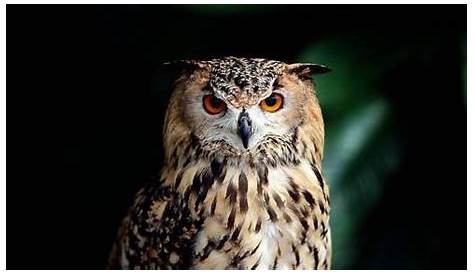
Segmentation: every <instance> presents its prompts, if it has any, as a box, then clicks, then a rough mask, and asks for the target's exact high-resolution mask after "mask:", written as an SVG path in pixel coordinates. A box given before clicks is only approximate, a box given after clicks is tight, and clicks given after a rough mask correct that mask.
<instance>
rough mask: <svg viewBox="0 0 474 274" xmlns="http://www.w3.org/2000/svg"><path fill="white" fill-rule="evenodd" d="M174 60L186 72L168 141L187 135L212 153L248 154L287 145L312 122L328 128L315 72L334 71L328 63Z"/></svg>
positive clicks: (169, 114)
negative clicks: (325, 123)
mask: <svg viewBox="0 0 474 274" xmlns="http://www.w3.org/2000/svg"><path fill="white" fill-rule="evenodd" d="M168 65H169V66H172V67H176V68H179V69H180V70H181V72H182V75H181V77H180V78H179V79H178V80H177V82H176V87H175V90H174V91H173V94H172V96H171V100H170V106H169V108H168V111H167V115H166V121H165V128H164V135H165V147H166V146H167V145H173V144H177V143H179V142H183V143H184V142H185V140H186V138H187V139H188V140H191V139H192V140H193V142H195V143H198V144H199V145H200V148H202V149H203V150H209V151H210V152H212V153H222V154H225V155H243V154H252V153H256V152H258V151H259V150H262V148H263V147H264V146H265V145H266V144H268V143H272V144H273V145H275V146H278V144H279V143H281V144H282V145H286V146H287V145H289V143H291V142H294V141H295V140H292V138H295V136H294V135H295V134H297V132H298V129H303V127H304V126H305V124H307V123H315V124H316V125H314V126H316V127H317V123H320V128H321V130H322V117H321V111H320V109H319V105H318V103H317V99H316V97H315V92H314V88H313V84H312V81H311V78H310V75H311V74H312V73H324V72H327V71H329V69H328V68H327V67H325V66H322V65H316V64H305V63H297V64H286V63H283V62H279V61H273V60H266V59H250V58H235V57H226V58H222V59H213V60H210V61H195V60H187V61H178V62H173V63H169V64H168ZM321 138H322V137H321ZM182 145H184V144H182Z"/></svg>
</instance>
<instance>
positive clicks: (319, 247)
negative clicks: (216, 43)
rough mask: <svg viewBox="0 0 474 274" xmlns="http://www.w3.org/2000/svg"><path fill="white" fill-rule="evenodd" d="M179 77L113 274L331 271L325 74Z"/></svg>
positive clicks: (232, 61)
mask: <svg viewBox="0 0 474 274" xmlns="http://www.w3.org/2000/svg"><path fill="white" fill-rule="evenodd" d="M167 65H168V66H170V67H173V68H176V69H179V70H180V72H181V74H180V76H179V78H178V79H177V80H176V83H175V86H174V90H173V92H172V94H171V98H170V101H169V105H168V109H167V112H166V115H165V121H164V130H163V142H164V148H165V149H164V153H165V155H164V166H163V168H162V170H161V173H160V175H159V176H157V178H156V179H155V180H151V181H150V182H148V183H146V184H145V186H144V187H143V188H141V190H140V191H139V192H138V193H137V195H136V197H135V199H134V203H133V206H132V207H131V209H130V210H129V213H128V215H127V216H126V217H125V219H124V220H123V223H122V225H121V228H120V229H119V233H118V236H117V240H116V242H115V244H114V246H113V248H112V252H111V255H110V259H109V268H112V269H116V268H120V269H329V268H330V266H331V236H330V235H331V233H330V227H329V210H330V202H329V190H328V186H327V185H326V183H325V180H324V178H323V176H322V175H321V161H322V158H323V145H324V123H323V117H322V114H321V108H320V106H319V103H318V100H317V97H316V95H315V90H314V87H313V83H312V79H311V74H313V73H324V72H327V71H329V69H328V68H327V67H325V66H323V65H317V64H307V63H296V64H287V63H284V62H280V61H274V60H267V59H257V58H236V57H225V58H221V59H213V60H207V61H197V60H186V61H177V62H173V63H169V64H167Z"/></svg>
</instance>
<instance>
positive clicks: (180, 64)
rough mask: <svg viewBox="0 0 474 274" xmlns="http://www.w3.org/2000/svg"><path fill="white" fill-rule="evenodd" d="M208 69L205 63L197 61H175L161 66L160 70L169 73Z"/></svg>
mask: <svg viewBox="0 0 474 274" xmlns="http://www.w3.org/2000/svg"><path fill="white" fill-rule="evenodd" d="M208 67H209V66H208V64H207V63H206V62H205V61H199V60H176V61H171V62H166V63H163V64H162V65H161V68H162V70H164V71H171V72H182V71H194V70H196V69H207V68H208Z"/></svg>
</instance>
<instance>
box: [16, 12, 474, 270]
mask: <svg viewBox="0 0 474 274" xmlns="http://www.w3.org/2000/svg"><path fill="white" fill-rule="evenodd" d="M7 22H8V24H7V30H8V32H7V46H8V63H7V67H8V96H7V97H8V184H7V193H8V194H7V231H8V232H7V267H8V268H9V269H101V268H104V266H105V264H106V260H107V256H108V252H109V251H110V247H111V245H112V242H113V240H114V238H115V234H116V230H117V227H118V225H119V222H120V220H121V218H122V217H123V216H124V214H125V212H126V209H127V207H128V206H129V205H130V204H131V201H132V197H133V195H134V193H135V192H136V191H137V189H138V188H139V187H140V185H141V184H143V182H144V181H145V180H146V179H147V178H149V177H150V176H152V175H155V174H157V173H158V172H159V169H160V165H161V161H162V147H161V126H162V120H163V114H164V111H165V107H166V105H167V100H168V97H169V94H170V87H171V84H172V81H173V75H169V74H163V73H161V72H160V69H159V67H160V64H161V63H163V62H165V61H169V60H174V59H185V58H196V59H199V58H202V59H207V58H214V57H220V56H225V55H234V56H246V57H265V58H272V59H277V60H282V61H286V62H298V61H299V62H316V63H322V64H326V65H328V66H329V67H331V68H332V69H333V71H332V72H331V73H329V74H325V75H317V76H315V77H314V80H315V83H316V86H317V90H318V92H317V93H318V97H319V98H320V102H321V105H322V108H323V113H324V117H325V121H326V130H327V135H326V146H325V159H324V164H323V166H324V168H323V170H324V175H325V176H326V178H327V179H328V182H329V184H330V187H331V197H332V205H333V207H332V211H331V213H332V217H331V225H332V232H333V252H334V253H333V258H334V262H333V268H335V269H465V268H466V197H467V194H466V177H465V176H466V154H465V153H466V152H465V151H466V142H467V140H466V111H467V106H466V96H467V94H466V54H467V53H466V5H11V4H9V5H7Z"/></svg>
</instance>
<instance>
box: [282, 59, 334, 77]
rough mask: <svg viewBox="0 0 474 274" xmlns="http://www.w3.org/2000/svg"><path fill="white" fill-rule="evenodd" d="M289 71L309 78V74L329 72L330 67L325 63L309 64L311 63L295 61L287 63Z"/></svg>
mask: <svg viewBox="0 0 474 274" xmlns="http://www.w3.org/2000/svg"><path fill="white" fill-rule="evenodd" d="M287 71H288V72H289V73H294V74H296V75H298V76H299V77H302V78H305V79H307V78H310V77H311V74H322V73H326V72H330V71H331V69H330V68H328V67H326V66H325V65H319V64H311V63H295V64H289V65H288V67H287Z"/></svg>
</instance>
